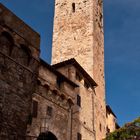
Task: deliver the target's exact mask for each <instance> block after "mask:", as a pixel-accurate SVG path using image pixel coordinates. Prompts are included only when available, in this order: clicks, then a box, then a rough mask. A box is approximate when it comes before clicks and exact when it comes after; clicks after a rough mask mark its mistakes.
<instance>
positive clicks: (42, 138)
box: [37, 131, 58, 140]
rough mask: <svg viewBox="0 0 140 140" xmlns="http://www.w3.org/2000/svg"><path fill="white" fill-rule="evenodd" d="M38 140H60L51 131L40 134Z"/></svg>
mask: <svg viewBox="0 0 140 140" xmlns="http://www.w3.org/2000/svg"><path fill="white" fill-rule="evenodd" d="M37 140H58V139H57V137H56V136H55V135H54V134H53V133H52V132H50V131H47V132H42V133H40V134H39V136H38V138H37Z"/></svg>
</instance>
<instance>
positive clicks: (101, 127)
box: [100, 123, 102, 131]
mask: <svg viewBox="0 0 140 140" xmlns="http://www.w3.org/2000/svg"><path fill="white" fill-rule="evenodd" d="M100 131H102V125H101V123H100Z"/></svg>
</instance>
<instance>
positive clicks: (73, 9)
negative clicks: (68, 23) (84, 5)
mask: <svg viewBox="0 0 140 140" xmlns="http://www.w3.org/2000/svg"><path fill="white" fill-rule="evenodd" d="M72 12H73V13H75V3H72Z"/></svg>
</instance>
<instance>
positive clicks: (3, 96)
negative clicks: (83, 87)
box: [0, 4, 40, 140]
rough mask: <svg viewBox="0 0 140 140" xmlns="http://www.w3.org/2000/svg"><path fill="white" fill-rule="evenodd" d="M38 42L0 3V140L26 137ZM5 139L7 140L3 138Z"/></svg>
mask: <svg viewBox="0 0 140 140" xmlns="http://www.w3.org/2000/svg"><path fill="white" fill-rule="evenodd" d="M17 25H18V26H17ZM21 27H22V28H21ZM30 40H31V41H30ZM33 40H34V41H33ZM39 40H40V38H39V35H38V34H37V33H36V32H34V31H33V30H32V29H31V28H30V27H29V26H28V25H26V24H25V23H24V22H23V21H21V20H20V19H19V18H18V17H16V16H15V15H14V14H12V13H11V12H10V11H9V10H8V9H7V8H5V7H4V6H3V5H2V4H0V139H2V140H5V139H6V140H12V139H14V138H13V137H14V136H16V135H18V136H23V135H25V134H26V128H27V124H28V117H29V115H30V113H31V110H30V109H31V102H32V94H33V92H34V91H35V87H36V81H37V80H36V78H37V77H38V66H39V63H38V62H39ZM1 136H2V137H1ZM7 136H8V137H9V138H6V137H7Z"/></svg>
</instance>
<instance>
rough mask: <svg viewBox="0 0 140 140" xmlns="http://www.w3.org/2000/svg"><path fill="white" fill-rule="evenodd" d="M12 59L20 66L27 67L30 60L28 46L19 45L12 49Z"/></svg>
mask: <svg viewBox="0 0 140 140" xmlns="http://www.w3.org/2000/svg"><path fill="white" fill-rule="evenodd" d="M12 57H13V58H14V59H16V61H17V62H18V63H20V64H22V65H25V66H28V65H29V63H30V60H31V50H30V49H29V48H28V46H26V45H24V44H20V46H16V47H14V49H13V52H12Z"/></svg>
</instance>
